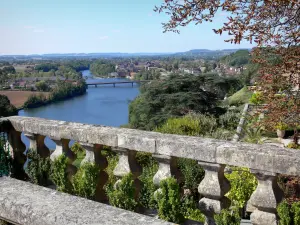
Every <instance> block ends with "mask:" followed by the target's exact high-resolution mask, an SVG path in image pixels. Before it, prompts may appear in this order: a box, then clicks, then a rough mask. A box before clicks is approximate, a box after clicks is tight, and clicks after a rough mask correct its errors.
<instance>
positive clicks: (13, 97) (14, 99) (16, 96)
mask: <svg viewBox="0 0 300 225" xmlns="http://www.w3.org/2000/svg"><path fill="white" fill-rule="evenodd" d="M39 94H43V95H47V96H48V95H49V92H37V91H0V95H6V96H7V97H8V99H9V100H10V102H11V104H13V105H14V106H16V107H17V108H19V107H22V106H23V104H24V102H26V100H27V99H28V97H29V96H31V95H39Z"/></svg>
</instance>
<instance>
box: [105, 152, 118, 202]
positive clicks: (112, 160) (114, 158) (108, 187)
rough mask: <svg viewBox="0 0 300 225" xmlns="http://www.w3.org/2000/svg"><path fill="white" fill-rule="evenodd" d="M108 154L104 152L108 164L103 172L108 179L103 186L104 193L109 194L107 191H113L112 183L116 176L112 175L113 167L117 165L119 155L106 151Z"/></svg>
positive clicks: (115, 180) (114, 181)
mask: <svg viewBox="0 0 300 225" xmlns="http://www.w3.org/2000/svg"><path fill="white" fill-rule="evenodd" d="M107 153H109V154H106V159H107V162H108V166H107V167H106V169H105V172H106V173H107V175H108V181H107V183H106V184H105V186H104V189H105V191H106V194H107V195H108V196H109V193H111V192H113V191H114V184H115V183H116V182H117V178H116V176H115V175H114V169H115V167H116V166H117V163H118V160H119V157H118V155H117V154H115V153H113V152H111V151H110V152H108V151H107Z"/></svg>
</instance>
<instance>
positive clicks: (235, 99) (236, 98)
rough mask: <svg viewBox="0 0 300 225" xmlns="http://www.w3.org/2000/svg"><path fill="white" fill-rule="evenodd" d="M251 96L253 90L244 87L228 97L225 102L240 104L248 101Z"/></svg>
mask: <svg viewBox="0 0 300 225" xmlns="http://www.w3.org/2000/svg"><path fill="white" fill-rule="evenodd" d="M251 96H252V92H251V91H249V90H248V88H247V87H244V88H242V89H241V90H239V91H237V92H236V93H234V94H233V95H232V96H230V97H229V98H228V99H226V100H225V102H226V103H228V105H230V106H232V105H234V106H239V105H243V104H245V103H248V102H249V99H250V98H251Z"/></svg>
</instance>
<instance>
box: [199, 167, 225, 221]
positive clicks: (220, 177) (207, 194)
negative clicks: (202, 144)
mask: <svg viewBox="0 0 300 225" xmlns="http://www.w3.org/2000/svg"><path fill="white" fill-rule="evenodd" d="M199 165H200V166H202V167H203V169H204V170H205V176H204V179H203V180H202V182H201V183H200V185H199V187H198V191H199V193H200V194H201V195H202V196H204V197H203V198H202V199H200V201H199V208H200V210H201V211H202V213H203V214H204V215H205V217H206V219H205V225H215V224H216V223H215V220H214V215H215V214H218V213H220V212H221V210H222V209H223V208H227V207H229V206H230V200H229V199H227V198H226V197H225V196H224V195H225V194H226V193H227V192H228V191H229V190H230V183H229V181H228V180H227V179H226V177H225V176H224V169H225V165H220V164H215V163H206V162H199Z"/></svg>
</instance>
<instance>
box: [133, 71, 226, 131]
mask: <svg viewBox="0 0 300 225" xmlns="http://www.w3.org/2000/svg"><path fill="white" fill-rule="evenodd" d="M217 77H218V76H213V75H202V76H188V75H186V76H177V75H172V76H170V77H168V78H167V79H166V80H160V81H156V80H154V81H152V82H151V83H149V84H145V85H143V86H142V87H141V94H140V96H138V97H137V98H136V99H135V100H134V101H132V102H131V103H130V106H129V114H130V115H129V123H130V125H131V127H132V128H139V129H146V130H153V129H154V128H155V127H159V126H161V125H162V124H163V123H164V122H165V121H166V120H167V119H169V118H170V117H180V116H184V115H186V114H188V113H189V112H191V111H194V112H197V113H212V114H218V113H219V111H220V109H219V108H218V107H216V104H217V100H218V98H221V97H224V95H225V94H224V93H226V91H227V89H228V88H229V87H228V85H229V84H227V83H226V82H221V81H220V80H218V79H219V78H217ZM221 92H222V93H221ZM223 92H224V93H223Z"/></svg>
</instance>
